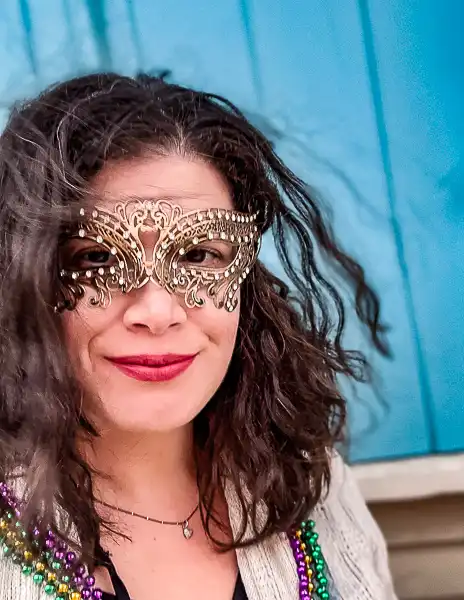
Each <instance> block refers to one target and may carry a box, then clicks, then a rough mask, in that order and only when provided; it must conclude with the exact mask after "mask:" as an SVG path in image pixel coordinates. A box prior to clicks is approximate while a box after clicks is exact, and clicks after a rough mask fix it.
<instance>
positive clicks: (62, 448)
mask: <svg viewBox="0 0 464 600" xmlns="http://www.w3.org/2000/svg"><path fill="white" fill-rule="evenodd" d="M147 152H155V153H156V152H158V153H162V154H168V153H188V154H190V155H197V156H201V157H202V158H203V159H206V160H208V161H209V162H210V164H211V165H213V166H214V167H215V168H216V169H217V170H218V171H219V172H220V173H221V174H222V175H223V176H224V177H225V178H226V180H227V181H228V182H229V184H230V188H231V190H232V193H233V200H234V203H235V206H236V208H237V209H239V210H258V211H259V212H260V214H261V217H262V225H263V228H264V230H270V231H272V234H273V237H274V242H275V246H276V248H277V253H278V256H279V259H280V261H281V262H282V265H283V267H284V269H285V273H286V275H287V277H288V279H289V281H290V282H291V284H290V286H289V285H287V284H286V283H284V282H283V281H281V280H280V279H278V278H277V277H276V276H275V275H273V274H272V273H271V272H270V271H269V270H268V269H267V268H265V266H264V265H263V264H262V263H261V262H258V263H257V264H256V265H255V267H254V268H253V271H252V274H251V276H250V278H249V279H247V280H246V283H245V284H244V287H243V288H242V290H243V291H242V302H241V315H240V325H239V334H238V339H237V344H236V347H235V351H234V354H233V358H232V361H231V364H230V367H229V370H228V372H227V375H226V377H225V379H224V381H223V383H222V384H221V387H220V389H219V390H218V391H217V393H216V394H215V395H214V397H213V398H212V399H211V401H210V402H209V404H208V405H207V407H206V408H205V409H204V410H203V412H202V413H201V414H200V415H198V417H197V418H196V420H195V423H194V432H195V442H196V444H195V448H196V454H197V460H198V464H199V465H200V463H201V468H199V469H198V488H199V494H200V506H201V514H202V520H203V524H204V527H205V530H206V532H207V533H208V535H209V536H210V538H211V539H212V540H213V542H216V544H217V545H218V546H219V541H218V540H215V539H214V536H213V534H212V533H211V530H212V528H211V519H214V518H215V517H214V514H213V511H212V506H213V504H214V497H215V494H216V493H217V491H218V489H219V487H220V485H221V481H222V478H224V477H225V478H227V479H228V480H229V481H230V482H231V484H232V485H233V486H234V487H235V489H236V491H237V494H238V497H239V499H240V502H241V504H242V507H243V508H244V512H245V513H246V514H248V515H249V518H250V519H251V521H252V525H253V528H254V536H253V537H252V539H251V540H249V539H248V538H247V539H246V540H245V537H244V532H245V525H246V523H245V519H244V522H243V524H242V528H241V531H240V534H239V535H238V536H237V537H236V539H234V540H231V541H230V544H228V545H226V547H228V548H235V547H238V546H240V545H241V544H245V543H253V542H256V541H258V540H261V539H263V538H265V537H267V536H269V535H271V534H273V533H275V532H284V531H289V530H290V528H291V527H292V526H294V525H295V524H296V523H298V522H300V521H301V520H303V519H304V518H305V517H306V516H307V515H308V513H309V512H310V511H311V509H312V508H313V507H314V506H315V504H316V503H317V502H318V501H319V499H320V497H321V495H322V493H323V489H324V485H325V484H326V483H327V484H328V483H329V482H330V456H329V454H330V452H329V450H330V449H331V448H333V446H334V444H335V443H336V442H337V440H339V439H340V438H341V435H342V432H343V425H344V422H345V413H346V410H345V401H344V399H343V398H342V396H341V394H340V392H339V389H338V386H337V381H336V380H337V376H338V375H339V374H343V375H345V376H348V377H349V378H352V379H355V380H362V379H363V378H365V375H366V367H367V363H366V361H365V359H364V357H363V355H361V354H360V353H358V352H350V351H347V350H346V349H344V348H343V345H342V334H343V330H344V324H345V313H346V309H347V302H346V300H344V299H343V296H342V294H341V293H340V291H339V290H338V289H337V286H336V285H335V284H334V283H333V282H334V281H340V279H341V278H342V279H343V280H344V281H345V282H348V284H349V285H350V288H351V289H352V294H353V299H354V304H355V310H356V314H357V317H358V318H359V320H360V321H361V322H362V323H363V324H364V326H365V328H366V331H367V333H368V334H369V337H370V339H371V341H372V343H373V344H374V346H375V347H376V348H377V350H378V351H379V352H381V353H383V354H387V353H388V346H387V342H386V339H385V334H386V330H385V327H384V326H383V325H382V323H381V319H380V305H379V300H378V298H377V296H376V294H375V292H374V291H373V290H372V289H371V287H369V285H368V284H367V283H366V279H365V275H364V271H363V269H362V268H361V266H360V265H359V264H357V262H355V261H354V260H353V259H352V258H350V257H349V256H348V255H347V254H346V253H345V252H344V251H343V250H342V249H341V248H340V246H339V245H338V244H337V243H336V241H335V238H334V235H333V233H332V232H331V229H330V227H329V226H328V224H327V223H326V222H325V221H326V220H325V218H324V217H323V215H322V213H321V208H320V207H319V206H318V203H317V202H316V200H315V199H314V197H313V195H312V193H311V192H310V191H309V189H308V187H307V186H306V185H305V184H304V183H303V182H302V181H301V180H300V179H299V178H298V177H297V176H296V175H295V174H293V173H292V172H291V171H290V170H289V169H288V168H287V167H286V166H285V165H284V164H283V163H282V162H281V160H280V159H279V158H278V156H277V155H276V153H275V152H274V150H273V148H272V145H271V143H270V142H269V141H268V140H267V139H266V138H265V137H264V136H263V135H262V134H261V133H260V132H259V131H258V130H257V129H256V128H255V127H253V126H252V125H251V124H250V122H248V120H247V119H246V118H245V117H244V116H243V114H242V113H241V112H240V111H239V110H238V109H237V108H236V107H235V106H234V105H232V104H231V103H230V102H228V101H227V100H225V99H223V98H221V97H218V96H215V95H212V94H207V93H203V92H198V91H194V90H192V89H188V88H184V87H181V86H178V85H174V84H171V83H167V82H166V81H165V80H164V79H163V78H159V77H152V76H147V75H140V76H137V77H135V78H131V77H123V76H119V75H117V74H113V73H104V74H96V75H90V76H85V77H80V78H76V79H73V80H70V81H66V82H65V83H61V84H59V85H56V86H53V87H51V88H50V89H48V90H46V91H45V92H44V93H42V94H41V95H40V96H39V97H38V98H36V99H33V100H31V101H28V102H25V103H23V104H22V105H20V106H16V107H14V109H13V110H12V112H11V115H10V118H9V121H8V123H7V125H6V127H5V130H4V132H3V133H2V135H1V137H0V236H1V239H0V277H1V282H0V369H1V377H0V476H2V477H3V478H9V477H11V476H12V475H14V474H16V473H20V474H21V475H22V476H23V477H26V481H27V507H28V512H27V514H28V515H29V516H30V517H31V518H32V516H33V517H34V518H36V517H38V516H39V515H40V517H41V518H42V519H44V521H46V522H49V523H51V524H52V525H53V526H54V528H55V529H56V530H57V531H58V532H59V533H61V534H62V535H63V536H64V537H65V538H66V537H67V535H68V529H67V528H66V527H65V525H64V524H63V522H62V521H59V520H58V519H57V517H56V514H57V511H56V507H57V506H58V507H59V508H61V509H63V511H64V514H66V515H68V516H69V520H68V525H69V523H71V522H72V523H73V524H74V525H75V527H76V528H77V531H78V533H79V539H80V550H81V551H82V553H83V556H84V557H92V555H93V550H94V548H95V543H96V540H97V539H98V532H99V529H100V527H101V526H102V525H105V523H103V522H102V521H101V519H100V517H99V516H98V515H97V512H96V511H95V508H94V496H93V490H92V475H93V473H92V470H91V467H90V466H89V465H88V464H86V462H85V460H84V459H83V458H82V456H81V455H80V454H79V452H78V444H77V440H78V438H79V436H80V435H81V434H82V432H86V435H88V436H89V437H90V438H92V436H96V435H98V432H97V431H95V429H94V427H93V426H92V423H90V422H89V421H88V420H86V419H85V417H84V416H83V415H82V414H81V393H82V386H81V384H80V382H79V381H78V380H77V379H76V377H75V375H74V373H73V369H72V365H71V361H70V359H69V358H68V356H67V353H66V348H65V344H64V337H63V332H62V327H61V322H60V317H59V315H57V314H55V313H54V311H53V306H54V304H55V303H56V293H57V286H58V281H57V278H58V271H57V265H58V255H57V251H58V239H59V236H60V232H62V231H63V228H65V227H68V226H69V225H70V223H71V222H72V219H74V218H75V214H76V207H78V206H80V205H81V203H82V202H84V201H86V189H88V182H90V181H91V180H92V178H93V177H94V176H95V174H96V173H97V172H98V171H99V170H100V169H101V168H102V167H103V166H104V165H105V162H106V161H108V160H124V159H125V158H134V157H137V156H142V155H145V154H147ZM319 263H321V264H319ZM328 277H330V279H329V278H328ZM211 415H214V416H215V418H211ZM244 489H246V490H247V491H249V492H250V493H249V494H245V493H244ZM260 503H264V504H265V505H266V507H267V509H268V510H267V519H266V521H265V523H264V524H263V525H259V526H258V524H257V523H256V522H255V515H256V510H255V509H256V507H257V506H258V504H260ZM58 513H59V514H62V511H61V510H58ZM106 525H107V526H110V525H109V524H106ZM222 548H224V546H222Z"/></svg>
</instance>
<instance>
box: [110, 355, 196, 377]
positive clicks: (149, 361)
mask: <svg viewBox="0 0 464 600" xmlns="http://www.w3.org/2000/svg"><path fill="white" fill-rule="evenodd" d="M196 356H197V355H196V354H163V355H147V354H143V355H137V356H117V357H111V358H108V360H109V361H110V362H111V363H112V364H113V365H114V366H115V367H116V368H117V369H119V370H120V371H121V372H122V373H124V374H125V375H127V376H128V377H132V378H133V379H137V380H139V381H152V382H161V381H169V380H171V379H174V378H175V377H178V376H179V375H181V374H182V373H183V372H184V371H186V370H187V369H188V368H189V367H190V365H191V364H192V363H193V361H194V360H195V358H196Z"/></svg>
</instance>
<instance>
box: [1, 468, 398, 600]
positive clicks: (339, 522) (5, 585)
mask: <svg viewBox="0 0 464 600" xmlns="http://www.w3.org/2000/svg"><path fill="white" fill-rule="evenodd" d="M226 495H227V501H228V504H229V514H230V521H231V524H232V529H236V528H237V527H238V524H239V523H240V506H239V503H238V501H237V499H236V497H235V495H234V494H233V493H232V492H231V490H227V489H226ZM311 518H313V519H314V521H315V522H316V530H317V532H318V533H319V541H320V544H321V548H322V551H323V553H324V556H325V559H326V562H327V566H328V571H329V580H330V581H331V586H330V588H329V589H330V591H331V598H333V599H334V600H396V595H395V593H394V591H393V585H392V581H391V577H390V573H389V568H388V559H387V552H386V547H385V542H384V540H383V537H382V534H381V533H380V531H379V529H378V527H377V525H376V523H375V522H374V520H373V518H372V517H371V515H370V513H369V511H368V509H367V508H366V505H365V503H364V500H363V498H362V497H361V494H360V492H359V490H358V488H357V485H356V483H355V481H354V478H353V476H352V474H351V473H350V471H349V469H348V467H346V466H345V465H344V463H343V461H342V459H341V458H340V457H339V456H335V457H334V459H333V461H332V484H331V487H330V492H329V494H328V496H327V497H326V498H325V500H324V501H323V502H321V504H320V505H319V506H317V507H316V509H315V510H314V513H313V514H312V515H311ZM237 559H238V565H239V569H240V574H241V577H242V579H243V583H244V585H245V589H246V592H247V595H248V598H249V600H298V598H299V596H298V579H297V574H296V567H295V561H294V559H293V554H292V549H291V547H290V544H289V543H288V540H287V537H286V536H285V535H276V536H273V537H272V538H270V539H268V540H266V541H264V542H262V543H260V544H258V545H256V546H252V547H250V548H244V549H239V550H237ZM47 598H50V596H47V595H46V594H45V593H44V592H43V591H42V590H41V589H40V588H39V587H37V585H36V584H34V583H33V581H32V578H31V577H28V576H25V575H23V574H22V573H21V568H20V567H19V566H18V565H15V564H13V562H12V561H11V559H8V558H4V557H2V558H0V600H46V599H47Z"/></svg>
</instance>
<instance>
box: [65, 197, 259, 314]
mask: <svg viewBox="0 0 464 600" xmlns="http://www.w3.org/2000/svg"><path fill="white" fill-rule="evenodd" d="M80 215H81V217H82V220H81V221H80V222H79V223H78V224H77V227H76V230H73V231H70V232H68V234H67V236H66V238H65V239H64V241H63V244H62V245H61V255H60V260H61V265H60V269H61V270H60V280H61V284H62V289H61V293H62V297H63V300H62V301H61V302H60V303H59V304H58V305H57V308H56V310H58V311H60V310H63V309H65V308H68V309H73V308H75V306H76V304H77V301H78V300H79V299H80V298H82V296H83V295H84V293H85V287H84V286H90V287H92V288H94V290H95V291H96V294H94V295H92V296H91V298H90V304H91V305H93V306H99V307H106V306H108V305H109V304H110V302H111V297H112V294H113V293H115V292H118V291H120V292H129V291H131V290H133V289H137V288H141V287H143V286H144V285H146V284H147V283H149V282H153V283H156V284H158V285H160V286H162V287H164V288H165V289H166V290H168V291H169V292H170V293H173V294H180V295H182V296H183V297H184V299H185V303H186V305H187V306H188V307H194V306H202V305H203V304H204V302H205V298H204V296H205V295H206V297H209V298H211V299H213V301H214V304H215V306H216V307H218V308H222V307H224V308H226V310H228V311H232V310H234V308H235V307H236V306H237V303H238V299H237V291H238V289H239V286H240V284H241V283H242V282H243V281H244V279H245V278H246V277H247V275H248V274H249V273H250V269H251V267H252V266H253V264H254V263H255V261H256V257H257V254H258V251H259V247H260V241H261V236H260V233H259V231H258V227H257V225H256V217H257V215H256V214H254V215H250V214H246V213H240V212H236V211H231V210H223V209H217V208H214V209H205V210H195V211H190V212H183V210H182V208H181V207H180V206H178V205H175V204H171V203H170V202H168V201H166V200H158V201H153V200H138V199H130V200H128V201H127V202H119V203H118V204H116V205H115V207H114V210H113V211H107V210H104V209H101V208H98V207H97V208H95V209H89V210H88V211H86V210H84V209H81V211H80ZM142 238H144V239H146V240H147V243H143V242H142ZM148 242H149V243H148ZM147 246H149V247H150V251H148V250H147Z"/></svg>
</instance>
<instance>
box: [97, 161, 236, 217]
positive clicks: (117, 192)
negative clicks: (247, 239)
mask: <svg viewBox="0 0 464 600" xmlns="http://www.w3.org/2000/svg"><path fill="white" fill-rule="evenodd" d="M91 188H92V192H93V194H94V196H95V198H96V199H97V201H96V203H97V204H98V206H99V207H100V208H104V209H106V210H111V209H112V208H113V207H114V206H115V204H117V203H118V202H121V201H122V200H124V199H126V198H131V197H132V198H133V197H136V198H139V199H142V200H143V199H152V200H161V199H162V200H167V201H169V202H172V203H175V204H178V205H180V206H181V207H182V208H183V209H184V210H185V211H190V210H196V209H205V208H224V209H229V210H230V209H233V208H234V206H233V201H232V197H231V193H230V191H229V188H228V185H227V182H226V181H225V179H224V178H223V177H222V175H221V174H220V173H219V172H218V171H217V170H216V169H215V168H214V167H213V166H211V165H210V164H208V163H207V162H206V161H201V160H200V159H193V158H184V157H181V156H165V157H164V156H162V157H159V156H150V157H144V158H137V159H131V160H127V161H118V162H114V163H107V164H106V165H105V166H104V167H103V169H102V170H101V171H100V172H99V173H98V175H97V176H96V177H95V178H94V180H93V181H92V185H91Z"/></svg>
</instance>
